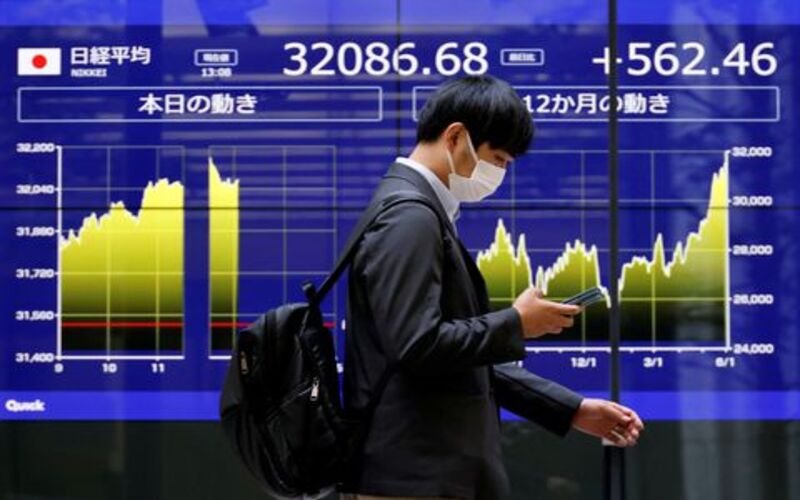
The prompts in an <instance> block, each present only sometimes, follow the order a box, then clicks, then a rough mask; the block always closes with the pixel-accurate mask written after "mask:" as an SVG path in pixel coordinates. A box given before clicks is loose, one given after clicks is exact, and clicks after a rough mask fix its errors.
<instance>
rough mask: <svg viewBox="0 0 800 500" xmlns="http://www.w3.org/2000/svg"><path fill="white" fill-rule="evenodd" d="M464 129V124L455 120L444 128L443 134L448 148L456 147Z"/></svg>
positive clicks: (453, 148)
mask: <svg viewBox="0 0 800 500" xmlns="http://www.w3.org/2000/svg"><path fill="white" fill-rule="evenodd" d="M463 130H464V124H463V123H461V122H453V123H451V124H450V125H448V126H447V128H446V129H444V132H442V136H443V138H444V143H445V146H447V149H449V150H451V151H453V150H455V148H456V144H458V137H459V136H460V135H461V132H462V131H463Z"/></svg>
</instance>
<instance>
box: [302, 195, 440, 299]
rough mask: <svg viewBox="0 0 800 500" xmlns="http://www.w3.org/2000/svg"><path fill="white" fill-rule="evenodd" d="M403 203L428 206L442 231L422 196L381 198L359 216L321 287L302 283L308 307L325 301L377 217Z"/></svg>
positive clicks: (434, 209) (426, 200)
mask: <svg viewBox="0 0 800 500" xmlns="http://www.w3.org/2000/svg"><path fill="white" fill-rule="evenodd" d="M405 202H416V203H422V204H424V205H426V206H428V208H430V209H431V210H432V211H433V213H434V214H436V217H437V219H438V220H439V224H440V226H441V227H442V230H443V231H444V223H443V222H442V220H441V217H440V215H439V212H438V211H437V210H436V207H434V206H433V203H432V202H431V200H430V199H428V198H427V197H425V196H423V195H422V194H421V193H419V192H416V191H396V192H394V193H391V194H390V195H388V196H386V197H385V198H383V199H382V200H381V201H380V202H377V203H373V204H371V205H370V206H369V207H368V208H367V210H366V211H365V212H364V214H363V215H362V216H361V218H360V219H359V221H358V223H357V224H356V226H355V228H353V231H352V232H351V233H350V237H349V238H348V240H347V243H346V244H345V246H344V250H343V251H342V253H341V254H340V255H339V260H338V261H337V262H336V265H335V266H334V267H333V271H331V273H330V274H329V275H328V277H327V278H325V281H323V282H322V285H320V287H319V288H318V289H317V288H315V287H314V284H313V283H312V282H311V281H306V282H304V283H303V292H304V293H305V295H306V298H307V299H308V302H309V304H310V305H319V303H320V302H322V301H323V300H324V299H325V296H326V295H327V294H328V292H330V291H331V289H332V288H333V285H335V284H336V282H337V281H338V280H339V278H340V277H341V276H342V273H343V272H344V270H345V269H347V266H349V265H350V263H351V261H352V260H353V257H354V256H355V254H356V250H357V249H358V244H359V243H360V242H361V238H362V237H363V236H364V234H365V233H366V232H367V230H368V229H369V227H370V225H371V224H372V223H373V222H374V221H375V219H377V218H378V216H379V215H380V214H381V213H383V212H384V211H385V210H388V209H389V208H391V207H393V206H395V205H397V204H400V203H405Z"/></svg>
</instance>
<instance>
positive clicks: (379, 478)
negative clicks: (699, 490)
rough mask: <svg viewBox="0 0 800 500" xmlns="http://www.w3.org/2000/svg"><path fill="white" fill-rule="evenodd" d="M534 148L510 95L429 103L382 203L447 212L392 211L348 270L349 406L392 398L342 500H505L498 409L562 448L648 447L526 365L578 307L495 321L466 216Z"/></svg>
mask: <svg viewBox="0 0 800 500" xmlns="http://www.w3.org/2000/svg"><path fill="white" fill-rule="evenodd" d="M532 137H533V126H532V123H531V116H530V114H529V112H528V110H527V108H526V107H525V105H524V104H523V102H522V101H521V100H520V98H519V96H518V95H517V94H516V92H515V91H514V90H513V89H512V88H511V87H510V86H509V85H508V84H507V83H505V82H503V81H501V80H498V79H495V78H492V77H489V76H479V77H467V78H463V79H460V80H455V81H452V82H450V83H447V84H445V85H443V86H442V87H440V88H439V89H438V91H437V92H435V93H434V95H433V96H432V97H431V98H430V99H429V100H428V101H427V103H426V104H425V106H424V108H423V109H422V111H421V112H420V115H419V124H418V128H417V145H416V147H415V148H414V150H413V152H412V153H411V155H410V156H409V157H408V158H403V157H400V158H397V161H396V162H395V163H394V164H393V165H392V166H391V167H390V168H389V171H388V173H387V174H386V175H385V176H384V178H383V180H382V182H381V184H380V185H379V186H378V188H377V190H376V192H375V195H374V198H373V203H375V202H377V201H379V200H381V199H383V198H385V197H386V196H387V195H389V194H390V193H393V192H396V191H416V192H417V193H420V194H422V195H423V196H425V197H427V198H428V199H429V200H430V202H431V205H432V207H433V208H435V210H433V209H432V208H431V207H429V206H428V205H426V204H425V203H421V202H417V201H409V202H404V203H401V204H397V205H394V206H392V207H391V208H389V209H387V210H385V211H384V212H383V213H382V214H381V215H380V216H379V217H378V218H377V219H376V220H375V222H374V223H373V224H372V226H371V228H370V229H369V230H368V231H367V233H366V234H365V235H364V238H363V240H362V242H361V244H360V246H359V248H358V251H357V253H356V255H355V257H354V260H353V263H352V266H351V268H350V271H349V273H350V274H349V291H348V308H347V309H348V310H347V318H348V319H347V325H348V333H347V340H346V353H345V354H346V359H345V374H344V384H345V385H344V391H345V404H346V406H347V407H348V408H353V409H359V408H364V407H366V406H367V404H368V402H369V401H370V397H371V396H372V395H373V394H374V393H375V392H376V391H378V390H379V389H378V386H379V385H384V384H382V382H385V390H384V391H383V394H382V396H381V398H380V399H379V401H378V403H377V406H376V408H375V411H374V414H373V417H372V423H371V427H370V430H369V433H368V435H367V437H366V439H365V442H364V445H363V449H362V450H361V452H362V453H361V454H360V457H359V460H357V461H356V463H355V464H354V465H353V466H352V470H350V471H349V474H348V478H349V479H348V480H347V481H346V482H345V487H344V488H343V490H344V491H345V492H346V494H344V495H343V498H345V499H353V498H357V499H372V498H375V497H378V498H383V497H401V498H409V497H411V498H417V497H427V498H431V497H434V498H467V499H490V500H495V499H498V498H501V497H502V496H504V495H505V494H507V493H508V490H509V486H508V478H507V475H506V472H505V470H504V467H503V462H502V457H501V447H500V429H499V410H498V406H502V407H505V408H507V409H509V410H510V411H513V412H514V413H516V414H518V415H521V416H523V417H525V418H527V419H529V420H532V421H534V422H536V423H538V424H540V425H542V426H543V427H544V428H546V429H548V430H550V431H552V432H554V433H556V434H558V435H562V436H563V435H565V434H566V433H567V432H568V431H569V429H570V428H576V429H578V430H580V431H583V432H585V433H587V434H590V435H593V436H598V437H602V438H605V439H608V440H610V441H612V442H613V443H614V444H616V445H618V446H630V445H632V444H634V443H635V442H636V440H637V439H638V437H639V432H640V431H641V430H642V429H643V425H642V422H641V420H640V419H639V417H638V416H637V415H636V413H635V412H633V411H632V410H630V409H628V408H625V407H623V406H621V405H618V404H616V403H613V402H610V401H604V400H597V399H588V398H583V397H581V396H580V395H578V394H576V393H574V392H572V391H570V390H569V389H567V388H565V387H562V386H560V385H558V384H557V383H555V382H551V381H549V380H545V379H543V378H541V377H538V376H536V375H534V374H532V373H530V372H529V371H527V370H525V369H524V368H522V367H520V366H518V364H517V363H515V362H516V361H519V360H522V359H523V358H524V357H525V344H524V342H525V340H526V339H534V338H537V337H540V336H542V335H545V334H553V333H559V332H561V330H562V329H563V328H567V327H569V326H571V325H572V324H573V321H574V316H575V315H576V314H578V313H580V311H581V310H580V308H579V307H577V306H568V305H563V304H560V303H556V302H551V301H548V300H545V299H543V298H542V295H541V293H540V292H539V291H537V290H535V289H533V288H530V289H528V290H526V291H525V292H523V293H522V294H521V295H520V296H519V297H518V298H517V299H516V301H515V302H514V303H513V306H512V307H508V308H506V309H502V310H499V311H494V312H490V309H489V300H488V296H487V291H486V285H485V283H484V280H483V278H482V276H481V274H480V272H479V271H478V269H477V267H476V265H475V263H474V261H473V260H472V258H471V256H470V255H469V253H468V252H467V250H466V249H465V248H464V246H463V244H462V243H461V241H460V240H459V238H458V236H457V233H456V228H455V226H454V224H453V223H454V222H455V220H456V218H457V216H458V211H459V206H460V203H461V202H477V201H479V200H481V199H483V198H485V197H486V196H489V195H490V194H491V193H492V192H493V191H494V190H495V189H496V188H497V187H498V186H499V185H500V183H501V182H502V180H503V178H504V174H505V172H506V170H507V169H508V168H509V165H510V163H511V161H512V160H513V158H515V157H517V156H519V155H521V154H523V153H524V152H525V151H526V150H527V148H528V146H529V145H530V142H531V140H532Z"/></svg>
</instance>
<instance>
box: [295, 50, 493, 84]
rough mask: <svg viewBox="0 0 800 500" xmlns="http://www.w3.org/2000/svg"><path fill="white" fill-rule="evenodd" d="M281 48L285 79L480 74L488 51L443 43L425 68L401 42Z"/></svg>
mask: <svg viewBox="0 0 800 500" xmlns="http://www.w3.org/2000/svg"><path fill="white" fill-rule="evenodd" d="M283 49H284V51H285V52H286V53H287V55H288V56H289V60H290V61H291V62H290V63H289V64H287V65H286V66H285V67H284V68H283V74H284V75H286V76H304V75H313V76H335V75H337V74H341V75H344V76H355V75H358V74H362V73H366V74H368V75H371V76H383V75H387V74H389V73H392V74H397V75H400V76H410V75H416V74H422V75H429V74H437V75H442V76H452V75H455V74H457V73H460V72H463V73H465V74H468V75H482V74H484V73H486V71H487V70H488V69H489V62H488V61H487V59H486V55H487V53H488V50H487V48H486V45H485V44H483V43H481V42H467V43H464V44H460V43H458V42H445V43H442V44H440V45H439V46H438V47H437V48H436V52H435V54H434V57H433V60H432V61H430V62H429V64H430V65H425V64H424V63H423V62H421V61H420V58H419V57H418V56H417V55H416V54H415V53H414V51H415V49H416V43H414V42H404V43H401V44H399V45H398V46H397V47H394V48H393V47H391V46H390V45H389V44H387V43H384V42H371V43H369V44H367V45H365V46H363V47H362V46H361V45H360V44H358V43H356V42H344V43H342V44H339V45H334V44H331V43H328V42H314V43H311V44H306V43H302V42H288V43H286V44H284V46H283Z"/></svg>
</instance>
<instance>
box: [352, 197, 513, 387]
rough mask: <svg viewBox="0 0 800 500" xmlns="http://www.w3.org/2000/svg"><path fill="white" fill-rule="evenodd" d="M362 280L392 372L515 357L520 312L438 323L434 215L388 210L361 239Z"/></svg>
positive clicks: (414, 207) (420, 208)
mask: <svg viewBox="0 0 800 500" xmlns="http://www.w3.org/2000/svg"><path fill="white" fill-rule="evenodd" d="M362 245H363V246H362V249H363V253H362V252H359V253H361V254H362V255H361V256H360V258H358V259H357V260H360V264H359V265H358V266H357V268H358V269H359V273H360V274H359V278H360V279H362V280H363V283H364V288H365V291H366V294H367V297H368V298H367V300H368V302H369V306H370V312H371V314H372V316H373V318H372V319H373V321H374V323H375V325H376V326H377V329H378V332H379V335H380V343H381V346H382V348H383V350H384V353H385V354H386V356H387V357H388V359H389V361H390V362H393V363H396V364H397V366H398V368H401V369H410V370H416V371H418V372H420V371H427V372H437V371H439V372H440V371H447V370H450V369H463V368H465V367H471V366H476V365H491V364H495V363H502V362H506V361H512V360H518V359H522V358H523V357H524V356H525V347H524V343H523V336H522V323H521V319H520V316H519V313H518V312H517V311H516V310H515V309H513V308H508V309H504V310H502V311H497V312H491V313H488V314H484V315H482V316H476V317H472V318H466V319H452V320H444V319H443V318H442V312H441V309H440V296H441V293H442V265H443V259H444V249H443V242H442V234H441V228H440V224H439V221H438V218H437V215H436V214H435V213H434V212H433V210H431V209H430V208H428V207H427V206H425V205H423V204H421V203H416V202H408V203H401V204H398V205H396V206H394V207H391V208H389V209H387V210H386V211H385V212H383V213H382V214H381V215H379V216H378V218H377V219H376V220H375V222H374V223H373V224H372V227H371V229H370V230H369V231H368V232H367V233H366V234H365V236H364V240H363V241H362Z"/></svg>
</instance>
